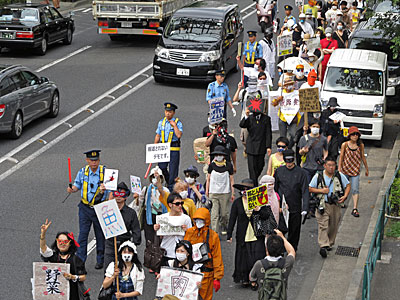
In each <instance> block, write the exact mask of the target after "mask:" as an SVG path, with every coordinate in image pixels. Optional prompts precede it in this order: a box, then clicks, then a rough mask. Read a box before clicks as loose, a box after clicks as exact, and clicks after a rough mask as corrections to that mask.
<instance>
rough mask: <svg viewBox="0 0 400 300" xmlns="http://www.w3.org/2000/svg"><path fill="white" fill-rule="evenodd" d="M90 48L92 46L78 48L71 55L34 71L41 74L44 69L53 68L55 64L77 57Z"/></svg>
mask: <svg viewBox="0 0 400 300" xmlns="http://www.w3.org/2000/svg"><path fill="white" fill-rule="evenodd" d="M91 47H92V46H85V47H82V48H80V49H78V50H76V51H74V52H72V53H70V54H68V55H66V56H64V57H61V58H59V59H56V60H55V61H53V62H51V63H49V64H47V65H44V66H43V67H40V68H39V69H37V70H36V72H42V71H43V70H46V69H48V68H50V67H52V66H54V65H56V64H58V63H60V62H62V61H64V60H66V59H68V58H70V57H72V56H74V55H77V54H79V53H81V52H83V51H85V50H87V49H89V48H91Z"/></svg>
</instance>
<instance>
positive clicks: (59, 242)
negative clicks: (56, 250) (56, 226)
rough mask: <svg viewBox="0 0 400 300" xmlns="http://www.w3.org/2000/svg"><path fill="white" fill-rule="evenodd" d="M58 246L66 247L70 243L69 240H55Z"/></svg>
mask: <svg viewBox="0 0 400 300" xmlns="http://www.w3.org/2000/svg"><path fill="white" fill-rule="evenodd" d="M56 240H57V243H58V244H59V245H68V244H69V243H70V242H71V241H70V240H60V239H56Z"/></svg>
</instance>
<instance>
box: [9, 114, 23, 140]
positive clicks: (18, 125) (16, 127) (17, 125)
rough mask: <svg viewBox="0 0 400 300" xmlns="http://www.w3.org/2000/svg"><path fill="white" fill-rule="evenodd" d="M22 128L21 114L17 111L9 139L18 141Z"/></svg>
mask: <svg viewBox="0 0 400 300" xmlns="http://www.w3.org/2000/svg"><path fill="white" fill-rule="evenodd" d="M22 127H23V121H22V113H21V112H20V111H17V113H16V114H15V116H14V121H13V123H12V126H11V132H10V137H11V138H12V139H14V140H16V139H18V138H19V137H20V136H21V135H22Z"/></svg>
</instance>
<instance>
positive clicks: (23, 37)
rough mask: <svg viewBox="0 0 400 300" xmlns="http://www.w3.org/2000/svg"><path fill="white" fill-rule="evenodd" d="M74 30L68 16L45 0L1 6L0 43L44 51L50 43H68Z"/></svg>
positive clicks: (4, 45)
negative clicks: (44, 0)
mask: <svg viewBox="0 0 400 300" xmlns="http://www.w3.org/2000/svg"><path fill="white" fill-rule="evenodd" d="M74 30H75V25H74V20H73V19H72V18H71V16H68V17H63V16H62V15H61V14H60V12H59V11H58V10H57V9H55V8H54V7H52V6H49V5H47V4H22V3H20V4H10V5H7V6H4V7H2V8H1V9H0V47H7V48H33V49H35V50H36V51H37V52H38V54H40V55H44V54H46V51H47V46H48V45H50V44H54V43H58V42H63V43H64V44H66V45H69V44H71V42H72V35H73V33H74Z"/></svg>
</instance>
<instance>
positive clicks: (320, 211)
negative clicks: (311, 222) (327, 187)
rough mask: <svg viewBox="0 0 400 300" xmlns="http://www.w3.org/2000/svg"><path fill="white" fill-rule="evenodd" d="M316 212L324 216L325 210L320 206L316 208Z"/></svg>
mask: <svg viewBox="0 0 400 300" xmlns="http://www.w3.org/2000/svg"><path fill="white" fill-rule="evenodd" d="M318 212H319V213H320V214H321V215H323V214H324V212H325V209H324V207H323V206H322V205H320V206H318Z"/></svg>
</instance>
